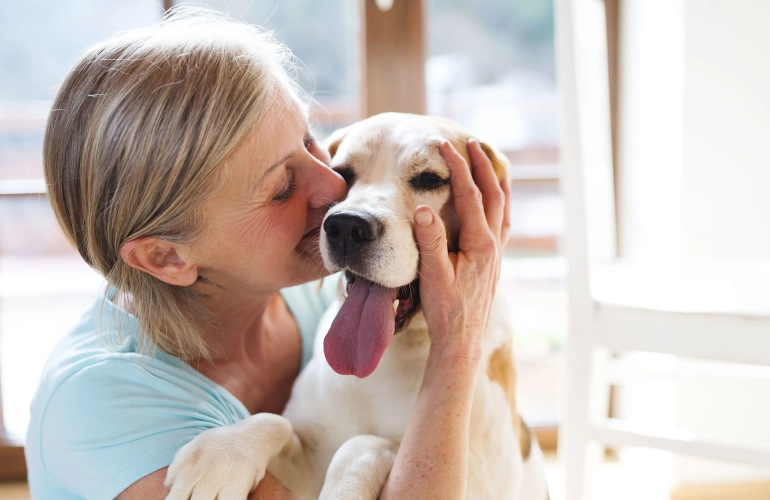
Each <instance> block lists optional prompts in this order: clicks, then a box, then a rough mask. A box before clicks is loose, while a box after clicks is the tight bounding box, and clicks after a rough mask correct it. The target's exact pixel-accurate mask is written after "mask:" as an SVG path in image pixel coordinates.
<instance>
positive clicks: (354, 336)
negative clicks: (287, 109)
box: [321, 113, 507, 377]
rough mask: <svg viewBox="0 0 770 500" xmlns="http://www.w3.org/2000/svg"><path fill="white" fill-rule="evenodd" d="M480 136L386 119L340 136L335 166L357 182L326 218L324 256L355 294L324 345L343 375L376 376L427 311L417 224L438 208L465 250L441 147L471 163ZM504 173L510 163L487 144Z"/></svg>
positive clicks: (447, 124) (401, 117) (416, 118)
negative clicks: (471, 144) (423, 212)
mask: <svg viewBox="0 0 770 500" xmlns="http://www.w3.org/2000/svg"><path fill="white" fill-rule="evenodd" d="M470 137H471V135H470V134H469V133H468V132H466V131H464V130H463V129H462V128H461V127H460V126H459V125H457V124H456V123H454V122H452V121H450V120H447V119H444V118H436V117H429V116H421V115H410V114H402V113H384V114H381V115H377V116H374V117H372V118H369V119H366V120H363V121H361V122H358V123H355V124H353V125H351V126H349V127H346V128H344V129H341V130H338V131H336V132H334V133H333V134H332V135H331V136H330V137H329V139H328V141H327V144H328V149H329V152H330V154H331V156H332V163H331V166H332V168H333V169H334V170H336V171H337V172H339V173H340V174H341V175H342V176H343V177H344V178H345V180H346V181H347V183H348V186H349V188H350V190H349V192H348V196H347V198H346V199H345V200H344V201H342V202H340V203H338V204H337V205H335V206H334V207H332V208H331V209H330V210H329V212H328V213H327V214H326V218H325V219H324V222H323V226H322V230H321V255H322V256H323V260H324V264H325V265H326V267H327V269H328V270H329V271H332V272H335V271H340V270H344V271H345V276H346V280H347V286H346V289H347V293H348V296H347V298H346V300H345V303H344V304H343V306H342V308H341V310H340V313H339V314H338V315H337V318H336V319H335V321H334V323H333V325H332V328H331V329H330V331H329V333H328V334H327V336H326V339H325V341H324V350H325V353H326V358H327V360H328V361H329V364H330V365H331V366H332V368H334V370H335V371H337V372H338V373H342V374H355V375H357V376H359V377H365V376H368V375H369V374H371V373H372V372H373V371H374V369H375V368H376V367H377V364H378V362H379V360H380V358H381V357H382V354H383V353H384V351H385V349H386V348H387V346H388V344H389V342H390V339H391V338H392V337H393V335H394V333H397V332H399V331H400V330H402V329H404V328H405V327H406V326H407V324H408V323H409V321H410V320H411V319H412V318H413V317H414V315H415V314H416V313H417V312H418V311H419V304H420V299H419V278H418V268H419V252H418V249H417V244H416V242H415V240H414V233H413V230H412V217H413V215H414V210H415V208H416V207H417V206H419V205H429V206H431V207H433V208H434V209H435V210H436V211H437V212H438V213H439V214H440V215H441V218H442V220H443V222H444V225H445V226H446V230H447V243H448V246H449V250H450V251H454V250H456V248H457V240H458V230H459V220H458V218H457V214H456V212H455V208H454V203H453V199H452V192H451V185H450V181H449V169H448V168H447V166H446V163H445V161H444V159H443V158H442V157H441V155H440V153H439V148H438V146H439V143H440V142H441V141H442V140H443V139H447V140H449V141H450V142H451V143H452V144H453V146H454V147H455V149H457V151H458V152H459V153H460V154H462V155H463V156H464V157H465V158H466V161H468V162H469V163H470V161H469V159H468V152H467V148H466V144H467V141H468V139H469V138H470ZM481 144H482V148H483V149H484V151H485V152H486V154H487V155H488V156H489V157H490V159H491V160H492V163H493V165H494V166H495V169H496V170H497V172H498V175H502V174H503V172H504V170H505V168H507V160H506V159H505V157H503V156H502V155H500V154H498V153H497V152H495V151H494V150H493V149H492V148H491V147H490V146H488V145H487V144H485V143H481Z"/></svg>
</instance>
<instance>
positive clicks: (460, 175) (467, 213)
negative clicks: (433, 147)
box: [439, 140, 489, 251]
mask: <svg viewBox="0 0 770 500" xmlns="http://www.w3.org/2000/svg"><path fill="white" fill-rule="evenodd" d="M439 151H440V152H441V156H443V157H444V161H445V162H446V164H447V166H448V167H449V179H450V182H451V183H452V197H453V198H454V204H455V210H456V211H457V216H458V218H459V219H460V249H461V250H465V251H467V250H468V249H471V248H474V246H475V244H476V243H478V242H479V241H480V240H481V239H482V238H484V236H485V235H487V234H489V233H488V232H489V226H488V225H487V219H486V216H485V215H484V205H483V203H482V194H481V190H480V189H479V188H478V186H476V183H475V182H474V180H473V176H472V174H471V171H470V168H468V163H467V162H466V161H465V158H463V157H462V156H461V155H460V153H458V152H457V150H456V149H455V148H454V146H452V144H451V143H450V142H449V141H446V140H445V141H442V142H441V144H440V145H439Z"/></svg>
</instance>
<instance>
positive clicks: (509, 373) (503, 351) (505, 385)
mask: <svg viewBox="0 0 770 500" xmlns="http://www.w3.org/2000/svg"><path fill="white" fill-rule="evenodd" d="M487 376H488V377H489V380H491V381H492V382H495V383H497V384H500V387H502V389H503V392H504V393H505V395H506V398H507V399H508V405H509V406H510V408H511V415H512V416H513V422H511V423H512V425H513V431H514V432H515V433H516V435H517V436H518V437H519V444H520V446H521V456H522V458H524V459H525V460H526V459H527V458H528V457H529V453H530V450H531V449H532V438H531V436H530V431H529V429H528V428H527V426H526V425H525V424H524V421H523V420H522V419H521V417H520V416H519V413H518V412H517V411H516V367H515V366H514V364H513V352H512V350H511V346H510V345H504V346H502V347H500V348H498V349H496V350H495V351H494V352H492V355H491V356H490V357H489V365H488V366H487Z"/></svg>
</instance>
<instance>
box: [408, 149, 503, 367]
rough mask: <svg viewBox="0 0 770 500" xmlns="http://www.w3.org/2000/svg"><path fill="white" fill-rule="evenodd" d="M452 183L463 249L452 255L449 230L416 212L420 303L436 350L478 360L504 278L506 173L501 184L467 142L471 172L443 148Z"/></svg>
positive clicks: (429, 212)
mask: <svg viewBox="0 0 770 500" xmlns="http://www.w3.org/2000/svg"><path fill="white" fill-rule="evenodd" d="M439 150H440V152H441V155H442V156H443V157H444V160H445V161H446V163H447V165H448V167H449V172H450V178H451V183H452V194H453V196H454V204H455V209H456V211H457V215H458V218H459V220H460V236H459V248H458V252H457V253H447V250H446V249H447V240H446V230H445V228H444V224H443V222H442V220H441V218H440V217H439V216H438V214H437V213H436V212H435V211H434V210H433V209H431V208H430V207H427V206H420V207H417V209H416V210H415V215H414V220H415V235H416V239H417V244H418V247H419V250H420V300H421V303H422V308H423V312H424V314H425V319H426V321H427V323H428V327H429V329H430V336H431V342H432V347H431V349H436V348H438V349H442V350H445V352H446V353H448V354H449V355H450V356H453V357H460V358H463V357H466V356H467V357H468V359H471V360H473V359H477V358H478V355H479V353H480V340H481V337H482V335H483V332H484V329H485V328H486V324H487V320H488V318H489V310H490V307H491V304H492V297H493V294H494V291H495V286H496V284H497V281H498V278H499V277H500V258H501V249H502V246H503V245H504V244H505V241H506V239H507V235H508V229H509V228H510V223H509V219H508V207H509V199H510V188H509V186H508V177H507V173H506V175H504V176H503V178H502V179H498V178H497V175H496V174H495V172H494V169H493V167H492V162H491V161H490V159H489V158H488V157H487V155H486V154H485V153H484V151H483V150H482V149H481V146H480V144H479V143H478V141H476V140H473V139H472V140H470V141H468V154H469V156H470V159H471V168H469V167H468V164H467V162H466V161H465V159H464V158H463V157H462V156H460V154H459V153H458V152H457V151H456V150H455V149H454V147H453V146H452V145H451V143H450V142H448V141H443V142H442V143H441V145H440V146H439Z"/></svg>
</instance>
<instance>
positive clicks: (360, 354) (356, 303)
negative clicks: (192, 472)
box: [324, 277, 398, 378]
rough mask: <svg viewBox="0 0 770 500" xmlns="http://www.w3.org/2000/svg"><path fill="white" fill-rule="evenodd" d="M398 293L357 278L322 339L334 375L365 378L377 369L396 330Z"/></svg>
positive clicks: (392, 289)
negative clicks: (395, 302)
mask: <svg viewBox="0 0 770 500" xmlns="http://www.w3.org/2000/svg"><path fill="white" fill-rule="evenodd" d="M397 292H398V289H396V288H385V287H383V286H380V285H377V284H376V283H372V282H371V281H367V280H365V279H363V278H361V277H356V281H354V282H353V285H352V286H351V288H350V292H349V293H348V298H347V300H345V303H344V304H342V307H341V308H340V311H339V312H338V313H337V317H336V318H334V321H333V322H332V326H331V328H329V333H327V334H326V338H325V339H324V353H325V354H326V360H327V361H328V362H329V365H330V366H331V367H332V368H333V369H334V371H335V372H337V373H339V374H340V375H355V376H356V377H359V378H364V377H368V376H369V375H371V374H372V372H373V371H374V370H375V368H377V364H378V363H379V362H380V358H381V357H382V355H383V353H384V352H385V349H387V347H388V344H389V343H390V339H392V338H393V332H394V331H395V328H396V313H395V312H394V311H393V301H394V300H396V293H397Z"/></svg>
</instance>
